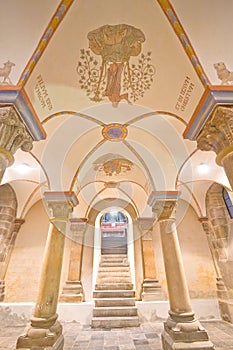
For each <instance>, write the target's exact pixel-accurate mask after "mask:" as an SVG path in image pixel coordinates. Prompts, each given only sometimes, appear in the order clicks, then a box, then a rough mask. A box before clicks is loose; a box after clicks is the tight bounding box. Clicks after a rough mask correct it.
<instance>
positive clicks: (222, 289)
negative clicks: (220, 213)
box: [199, 217, 231, 322]
mask: <svg viewBox="0 0 233 350" xmlns="http://www.w3.org/2000/svg"><path fill="white" fill-rule="evenodd" d="M199 221H200V223H201V224H202V227H203V230H204V232H205V234H206V237H207V242H208V245H209V249H210V253H211V256H212V259H213V264H214V269H215V273H216V280H217V282H216V286H217V297H218V304H219V309H220V314H221V317H222V319H223V320H224V321H227V322H231V313H230V310H229V307H228V305H227V303H226V302H224V301H227V300H229V296H228V291H227V289H226V286H225V283H224V282H223V280H222V275H221V271H220V268H219V266H218V262H217V259H216V255H215V252H214V247H213V244H212V240H211V235H210V230H211V229H210V224H209V220H208V218H207V217H201V218H199Z"/></svg>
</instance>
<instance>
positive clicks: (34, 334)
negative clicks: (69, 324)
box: [16, 315, 64, 350]
mask: <svg viewBox="0 0 233 350" xmlns="http://www.w3.org/2000/svg"><path fill="white" fill-rule="evenodd" d="M56 318H57V315H55V316H53V317H51V318H50V319H43V318H36V317H32V319H31V324H30V325H28V326H27V327H26V329H25V331H24V333H23V334H22V335H20V336H19V338H18V339H17V343H16V349H25V348H26V349H34V348H35V349H49V350H50V349H51V350H52V349H54V350H62V349H63V345H64V337H63V335H62V326H61V324H60V323H59V322H58V321H56ZM54 320H55V323H53V324H52V325H51V322H54Z"/></svg>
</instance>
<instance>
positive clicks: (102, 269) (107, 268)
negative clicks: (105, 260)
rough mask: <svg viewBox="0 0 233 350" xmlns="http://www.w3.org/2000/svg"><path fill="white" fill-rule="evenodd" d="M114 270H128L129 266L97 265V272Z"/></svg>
mask: <svg viewBox="0 0 233 350" xmlns="http://www.w3.org/2000/svg"><path fill="white" fill-rule="evenodd" d="M116 271H120V272H123V271H125V272H128V271H129V272H130V269H129V266H124V265H123V266H105V267H99V271H98V272H116Z"/></svg>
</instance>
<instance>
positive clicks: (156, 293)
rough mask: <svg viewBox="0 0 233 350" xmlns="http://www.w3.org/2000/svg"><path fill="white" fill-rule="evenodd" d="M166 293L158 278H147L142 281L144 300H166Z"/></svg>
mask: <svg viewBox="0 0 233 350" xmlns="http://www.w3.org/2000/svg"><path fill="white" fill-rule="evenodd" d="M164 299H165V297H164V293H163V292H162V289H161V285H160V283H159V281H158V280H156V279H152V278H145V279H144V281H143V283H142V301H156V300H164Z"/></svg>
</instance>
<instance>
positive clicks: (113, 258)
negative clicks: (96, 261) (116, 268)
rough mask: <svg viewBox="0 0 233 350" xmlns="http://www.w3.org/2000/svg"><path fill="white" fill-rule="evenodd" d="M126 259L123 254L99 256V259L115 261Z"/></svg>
mask: <svg viewBox="0 0 233 350" xmlns="http://www.w3.org/2000/svg"><path fill="white" fill-rule="evenodd" d="M124 260H125V261H128V258H127V256H124V255H117V254H116V255H111V254H109V255H102V256H101V261H117V262H122V261H124Z"/></svg>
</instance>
